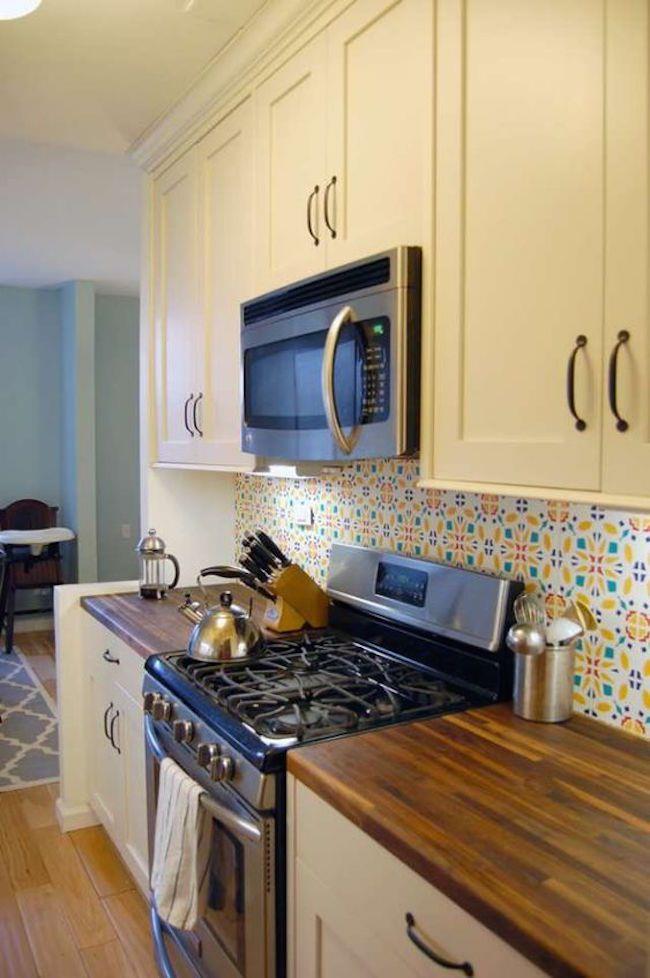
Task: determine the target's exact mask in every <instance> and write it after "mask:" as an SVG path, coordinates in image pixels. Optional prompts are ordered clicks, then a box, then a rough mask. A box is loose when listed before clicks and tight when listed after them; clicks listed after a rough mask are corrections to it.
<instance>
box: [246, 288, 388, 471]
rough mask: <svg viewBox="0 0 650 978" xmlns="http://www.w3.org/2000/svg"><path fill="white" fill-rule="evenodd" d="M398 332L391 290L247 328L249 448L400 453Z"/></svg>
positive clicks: (322, 457)
mask: <svg viewBox="0 0 650 978" xmlns="http://www.w3.org/2000/svg"><path fill="white" fill-rule="evenodd" d="M389 295H390V293H389ZM387 307H388V308H387ZM393 329H394V316H393V310H392V309H391V308H390V302H387V294H386V293H381V294H378V295H368V296H365V297H363V298H362V299H359V301H358V302H356V303H355V305H354V307H353V306H350V305H345V304H344V305H341V304H338V303H335V304H329V305H327V306H324V307H319V308H316V309H311V310H309V311H306V312H303V313H300V314H299V315H293V316H288V317H286V318H282V319H278V320H275V321H274V322H272V323H268V324H267V323H263V324H260V325H259V326H252V327H246V329H245V330H244V331H243V334H242V352H243V390H244V405H243V419H242V447H243V449H244V451H246V452H253V453H255V454H257V455H261V456H266V457H268V458H276V459H287V460H292V461H300V460H303V461H308V460H309V461H337V460H338V461H342V460H349V459H353V458H368V457H381V456H389V455H395V454H398V453H399V451H400V445H399V444H398V436H397V427H396V418H397V415H398V414H399V410H398V399H397V397H396V394H397V390H396V383H397V378H396V376H395V369H394V366H393V364H394V363H396V362H397V361H396V356H397V350H396V346H397V345H398V339H397V337H395V336H394V335H393ZM397 360H399V358H397Z"/></svg>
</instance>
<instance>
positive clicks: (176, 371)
mask: <svg viewBox="0 0 650 978" xmlns="http://www.w3.org/2000/svg"><path fill="white" fill-rule="evenodd" d="M153 207H154V214H153V255H152V275H153V313H154V359H155V395H156V418H157V436H158V445H157V460H158V461H160V462H192V461H193V460H194V441H195V438H196V433H195V431H194V430H193V427H192V410H193V404H194V401H193V399H194V397H195V396H196V394H197V379H198V373H197V363H198V356H197V353H198V350H199V345H200V342H199V331H200V326H201V324H200V320H199V314H198V313H199V309H198V286H199V250H198V179H197V168H196V152H195V150H192V151H190V152H189V153H187V154H185V155H184V156H183V157H181V159H180V160H178V162H176V163H174V164H173V166H171V167H170V168H169V169H168V170H166V171H165V172H164V173H163V174H162V176H160V177H159V178H158V179H157V180H156V181H155V183H154V202H153Z"/></svg>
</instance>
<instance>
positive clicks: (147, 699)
mask: <svg viewBox="0 0 650 978" xmlns="http://www.w3.org/2000/svg"><path fill="white" fill-rule="evenodd" d="M159 699H160V693H145V694H144V696H143V698H142V709H143V710H144V712H145V713H151V711H152V710H153V705H154V703H155V702H156V700H159Z"/></svg>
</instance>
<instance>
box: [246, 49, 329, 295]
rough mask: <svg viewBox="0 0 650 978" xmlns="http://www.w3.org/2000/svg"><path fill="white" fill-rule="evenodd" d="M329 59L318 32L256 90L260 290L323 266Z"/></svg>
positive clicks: (257, 256) (256, 275)
mask: <svg viewBox="0 0 650 978" xmlns="http://www.w3.org/2000/svg"><path fill="white" fill-rule="evenodd" d="M326 65H327V38H326V36H325V35H324V34H319V35H317V36H316V37H315V38H314V40H312V41H310V42H309V44H307V45H305V47H304V48H302V50H301V51H299V53H298V54H296V55H295V56H294V57H292V58H291V59H290V60H289V61H287V62H286V63H285V64H284V65H282V67H280V68H278V69H277V70H276V71H275V72H274V74H272V75H271V76H270V77H269V78H267V79H266V80H265V81H263V82H262V83H261V84H260V85H259V87H258V88H257V90H256V92H255V112H256V145H255V156H256V184H257V192H256V198H255V199H256V205H257V207H256V215H255V217H256V230H255V238H256V248H255V251H256V262H255V282H256V287H255V291H256V292H263V291H266V290H269V289H272V288H274V287H276V286H280V285H285V284H288V283H289V282H292V281H294V280H296V279H300V278H304V277H305V276H307V275H312V274H315V273H317V272H319V271H321V270H322V269H323V268H324V267H325V247H324V242H323V224H322V218H321V200H322V196H323V193H324V186H323V180H324V177H325V172H326V164H325V160H326V156H325V113H326V107H327V97H328V96H327V87H326Z"/></svg>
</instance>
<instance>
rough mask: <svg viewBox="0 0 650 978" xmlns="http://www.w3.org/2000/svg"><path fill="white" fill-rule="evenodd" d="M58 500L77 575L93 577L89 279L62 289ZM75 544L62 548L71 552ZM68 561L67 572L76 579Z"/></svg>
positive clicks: (92, 317)
mask: <svg viewBox="0 0 650 978" xmlns="http://www.w3.org/2000/svg"><path fill="white" fill-rule="evenodd" d="M61 336H62V343H61V371H62V381H63V382H62V389H63V413H62V428H61V454H62V468H61V499H62V515H63V523H64V524H65V525H66V526H69V527H70V528H71V529H73V530H74V531H75V532H76V534H77V541H76V564H77V567H76V579H77V580H79V581H96V580H97V525H96V519H97V506H96V489H95V483H96V477H95V471H96V469H95V292H94V289H93V286H92V283H90V282H67V283H66V284H65V285H63V286H62V288H61ZM74 549H75V548H74V547H69V548H66V554H67V555H68V556H69V555H71V554H73V552H74ZM67 563H68V571H69V573H68V576H69V577H70V578H71V579H75V573H74V566H73V564H72V562H71V561H70V560H68V561H67Z"/></svg>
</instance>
